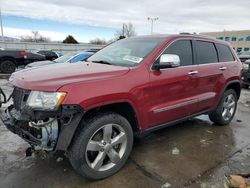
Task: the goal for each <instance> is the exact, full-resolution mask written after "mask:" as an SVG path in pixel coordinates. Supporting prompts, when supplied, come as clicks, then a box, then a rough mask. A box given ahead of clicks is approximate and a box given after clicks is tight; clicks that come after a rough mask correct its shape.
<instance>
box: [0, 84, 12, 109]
mask: <svg viewBox="0 0 250 188" xmlns="http://www.w3.org/2000/svg"><path fill="white" fill-rule="evenodd" d="M10 99H11V95H10V96H9V98H8V99H7V97H6V94H5V93H4V91H3V89H2V88H1V87H0V108H1V107H2V104H5V103H7V102H9V100H10Z"/></svg>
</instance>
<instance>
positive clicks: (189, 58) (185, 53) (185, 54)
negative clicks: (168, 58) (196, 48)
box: [163, 40, 193, 66]
mask: <svg viewBox="0 0 250 188" xmlns="http://www.w3.org/2000/svg"><path fill="white" fill-rule="evenodd" d="M163 54H174V55H178V56H179V57H180V61H181V62H180V65H181V66H188V65H192V64H193V53H192V44H191V41H190V40H179V41H176V42H174V43H173V44H171V45H170V46H169V47H168V48H167V49H166V50H165V51H164V53H163Z"/></svg>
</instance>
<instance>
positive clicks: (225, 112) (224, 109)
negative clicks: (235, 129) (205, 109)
mask: <svg viewBox="0 0 250 188" xmlns="http://www.w3.org/2000/svg"><path fill="white" fill-rule="evenodd" d="M237 99H238V98H237V94H236V92H235V91H234V90H233V89H229V90H226V91H225V92H224V94H223V97H222V99H221V101H220V103H219V105H218V107H217V108H216V109H215V110H214V111H213V112H212V113H210V114H209V118H210V120H211V121H212V122H214V123H215V125H228V124H229V123H230V122H231V121H232V119H233V117H234V115H235V112H236V108H237Z"/></svg>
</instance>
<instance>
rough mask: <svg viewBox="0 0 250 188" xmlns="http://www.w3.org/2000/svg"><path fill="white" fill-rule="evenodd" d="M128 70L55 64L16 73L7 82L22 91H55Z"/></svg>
mask: <svg viewBox="0 0 250 188" xmlns="http://www.w3.org/2000/svg"><path fill="white" fill-rule="evenodd" d="M129 70H130V69H129V68H128V67H120V66H113V65H105V64H98V63H74V64H70V63H55V64H53V65H50V66H41V67H37V68H31V69H24V70H21V71H17V72H15V73H13V74H12V75H11V77H10V79H9V81H10V82H11V84H13V85H14V86H16V87H19V88H23V89H28V90H41V91H57V90H58V89H59V88H60V87H62V86H63V85H65V84H70V83H76V82H84V81H94V80H100V79H107V78H112V77H117V76H121V75H124V74H126V73H127V72H128V71H129Z"/></svg>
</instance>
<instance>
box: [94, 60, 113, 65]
mask: <svg viewBox="0 0 250 188" xmlns="http://www.w3.org/2000/svg"><path fill="white" fill-rule="evenodd" d="M92 62H93V63H101V64H106V65H112V63H110V62H108V61H103V60H100V61H92Z"/></svg>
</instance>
